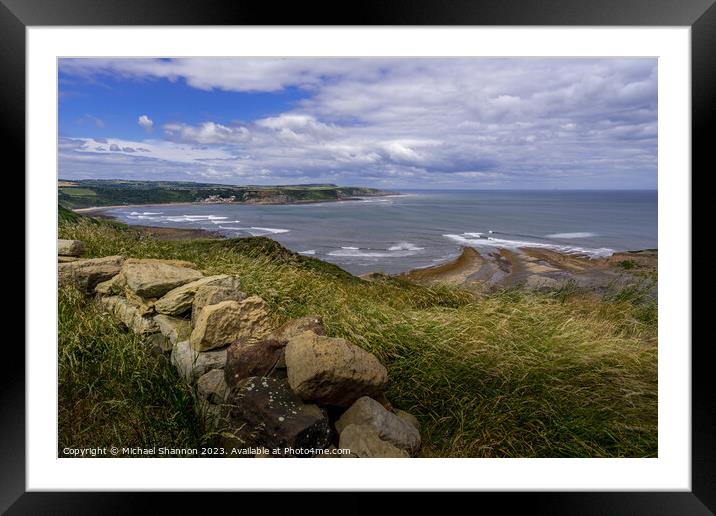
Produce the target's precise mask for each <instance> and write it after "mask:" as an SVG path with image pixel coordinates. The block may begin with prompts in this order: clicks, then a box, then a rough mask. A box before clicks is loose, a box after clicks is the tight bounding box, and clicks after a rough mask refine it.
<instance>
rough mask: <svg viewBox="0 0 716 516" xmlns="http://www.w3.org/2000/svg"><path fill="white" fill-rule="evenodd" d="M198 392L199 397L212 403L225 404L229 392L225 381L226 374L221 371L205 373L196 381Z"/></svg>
mask: <svg viewBox="0 0 716 516" xmlns="http://www.w3.org/2000/svg"><path fill="white" fill-rule="evenodd" d="M196 390H197V392H198V393H199V396H201V397H202V398H204V399H205V400H207V401H209V402H210V403H213V404H214V405H221V404H223V403H224V398H225V397H226V392H227V390H228V389H227V386H226V382H225V381H224V372H223V371H222V370H221V369H213V370H211V371H209V372H208V373H204V374H203V375H201V376H200V377H199V379H198V380H197V381H196Z"/></svg>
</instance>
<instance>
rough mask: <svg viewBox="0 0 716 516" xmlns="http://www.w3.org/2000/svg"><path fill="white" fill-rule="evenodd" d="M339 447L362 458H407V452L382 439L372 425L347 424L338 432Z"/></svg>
mask: <svg viewBox="0 0 716 516" xmlns="http://www.w3.org/2000/svg"><path fill="white" fill-rule="evenodd" d="M338 446H339V448H343V449H347V450H350V455H351V456H358V457H362V458H391V459H402V458H408V457H409V456H410V455H408V452H406V451H405V450H401V449H400V448H397V447H395V446H393V445H392V444H390V443H389V442H387V441H384V440H382V439H381V438H380V435H378V431H377V430H376V429H375V427H374V426H372V425H348V426H347V427H345V428H344V429H343V431H342V432H341V434H340V440H339V444H338Z"/></svg>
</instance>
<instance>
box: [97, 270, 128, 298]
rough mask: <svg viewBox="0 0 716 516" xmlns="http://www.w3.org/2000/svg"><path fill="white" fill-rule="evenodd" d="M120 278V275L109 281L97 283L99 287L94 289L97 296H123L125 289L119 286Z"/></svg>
mask: <svg viewBox="0 0 716 516" xmlns="http://www.w3.org/2000/svg"><path fill="white" fill-rule="evenodd" d="M119 277H120V276H119V274H117V275H116V276H113V277H112V278H110V279H108V280H107V281H103V282H101V283H97V286H96V287H95V288H94V291H95V292H96V293H97V294H101V295H103V296H118V295H120V294H123V293H124V289H123V288H122V287H121V286H120V284H119V283H120V282H119V281H118V280H119Z"/></svg>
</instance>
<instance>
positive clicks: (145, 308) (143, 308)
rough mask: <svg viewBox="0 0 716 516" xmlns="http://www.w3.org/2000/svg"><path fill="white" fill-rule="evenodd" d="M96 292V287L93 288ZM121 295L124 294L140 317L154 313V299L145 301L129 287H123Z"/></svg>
mask: <svg viewBox="0 0 716 516" xmlns="http://www.w3.org/2000/svg"><path fill="white" fill-rule="evenodd" d="M96 291H97V287H95V292H96ZM123 294H124V297H125V299H126V300H127V301H128V302H129V303H131V304H132V305H134V306H135V307H137V310H138V311H139V313H141V314H142V315H149V314H153V313H154V302H155V301H156V299H154V298H150V299H145V298H143V297H141V296H138V295H137V294H135V293H134V291H133V290H131V289H130V288H129V287H124V292H123Z"/></svg>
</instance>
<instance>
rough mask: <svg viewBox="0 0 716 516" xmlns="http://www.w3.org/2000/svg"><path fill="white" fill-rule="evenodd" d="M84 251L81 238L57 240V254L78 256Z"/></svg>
mask: <svg viewBox="0 0 716 516" xmlns="http://www.w3.org/2000/svg"><path fill="white" fill-rule="evenodd" d="M84 252H85V243H84V242H82V241H81V240H63V239H61V238H60V239H58V240H57V254H58V255H60V256H80V255H81V254H82V253H84Z"/></svg>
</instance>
